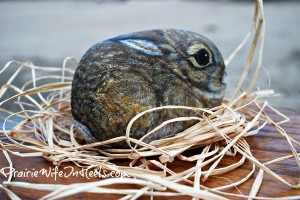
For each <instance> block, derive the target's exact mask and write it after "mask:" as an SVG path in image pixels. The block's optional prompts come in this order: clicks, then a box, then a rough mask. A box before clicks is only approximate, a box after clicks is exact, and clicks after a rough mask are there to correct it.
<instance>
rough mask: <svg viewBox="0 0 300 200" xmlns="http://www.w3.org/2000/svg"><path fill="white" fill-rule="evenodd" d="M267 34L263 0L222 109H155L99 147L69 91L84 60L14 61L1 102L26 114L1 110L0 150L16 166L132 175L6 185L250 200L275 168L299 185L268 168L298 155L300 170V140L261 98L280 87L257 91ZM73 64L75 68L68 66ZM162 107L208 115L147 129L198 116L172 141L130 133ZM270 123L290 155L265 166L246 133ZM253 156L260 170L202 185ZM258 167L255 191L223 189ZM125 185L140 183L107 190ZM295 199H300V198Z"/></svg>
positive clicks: (59, 191)
mask: <svg viewBox="0 0 300 200" xmlns="http://www.w3.org/2000/svg"><path fill="white" fill-rule="evenodd" d="M264 33H265V23H264V16H263V3H262V1H260V0H258V1H256V6H255V12H254V17H253V24H252V26H251V29H250V31H249V32H248V34H247V35H246V37H245V39H244V40H243V41H242V43H241V44H240V46H238V47H237V49H236V50H235V51H234V52H233V53H232V55H231V56H230V57H229V58H228V59H227V60H226V62H225V64H226V66H228V65H229V63H230V62H231V60H232V59H233V58H234V57H235V55H236V54H237V52H238V51H239V50H240V49H242V48H243V46H244V44H245V43H247V41H248V40H249V38H250V36H251V35H253V40H252V43H251V47H250V50H249V54H248V57H247V61H246V64H245V66H244V70H243V74H242V76H241V79H240V82H239V84H238V85H237V88H236V92H235V94H234V95H233V96H232V98H231V99H225V100H224V102H223V104H222V105H221V106H219V107H216V108H213V109H203V108H193V107H184V106H164V107H158V108H154V109H151V110H148V111H145V112H143V113H140V114H139V115H137V116H135V117H134V118H133V119H132V120H131V121H130V122H129V123H128V127H127V130H126V135H124V137H119V138H114V139H111V140H107V141H103V142H97V143H93V144H82V140H81V139H80V138H79V137H78V135H77V133H76V130H74V126H73V120H72V116H71V108H70V89H71V81H72V77H73V73H74V70H73V69H74V66H77V64H78V61H77V60H76V59H74V58H71V57H70V58H66V59H65V61H64V62H63V67H62V68H53V67H39V66H35V65H34V64H32V63H27V62H19V61H10V62H8V63H7V64H6V65H5V66H4V68H3V69H2V70H1V72H0V76H3V73H4V72H5V71H6V70H7V69H8V68H9V67H11V66H12V65H13V64H14V65H15V64H17V65H18V66H19V67H18V69H17V70H16V71H15V72H14V74H13V75H12V76H11V77H10V78H9V80H8V81H7V83H6V84H4V85H3V86H2V87H1V90H0V98H2V102H1V103H0V105H1V106H2V105H3V104H4V103H6V102H7V101H12V100H14V101H15V103H16V104H17V105H18V106H19V108H20V110H19V111H14V112H12V111H9V110H5V109H2V108H1V112H4V113H6V114H7V117H6V118H5V121H4V124H3V130H2V131H1V135H0V145H1V146H0V148H1V150H2V151H3V153H4V155H5V156H6V158H7V160H8V161H9V163H10V167H11V168H12V166H13V164H14V163H13V160H11V159H10V157H9V154H8V152H10V153H12V154H15V155H18V156H22V157H33V156H41V157H44V158H45V159H46V160H48V161H50V162H52V163H53V165H57V166H59V165H60V164H61V163H64V162H67V163H70V165H71V164H72V163H74V164H76V165H77V166H79V167H81V168H85V169H90V170H99V168H102V169H108V170H115V171H121V172H124V173H126V174H127V175H128V177H126V178H108V179H100V180H99V181H97V182H89V183H81V184H78V183H77V184H71V185H64V186H62V185H56V184H32V183H22V182H13V181H12V173H11V174H10V177H9V178H8V180H7V181H5V182H4V183H2V184H1V185H0V187H1V188H3V189H4V190H5V191H6V193H7V194H8V195H9V196H10V197H11V198H12V199H18V197H17V196H16V195H15V194H14V193H13V192H12V191H10V190H9V189H8V188H7V187H6V186H11V187H23V188H31V189H37V190H48V191H51V193H49V194H48V195H47V196H45V197H43V199H56V198H61V197H65V196H69V195H72V194H76V193H80V192H90V193H113V194H122V195H124V198H123V199H136V198H139V197H140V196H142V195H148V196H152V197H154V196H180V195H187V196H190V197H193V198H195V199H198V198H200V199H225V198H224V195H234V196H238V197H244V198H250V199H251V198H259V197H257V196H256V194H257V192H258V190H259V188H260V185H261V182H262V180H263V174H264V173H268V174H269V175H271V176H273V177H274V178H275V179H277V180H278V181H280V182H282V183H284V184H286V185H288V186H290V187H293V188H299V187H300V184H299V183H298V184H292V183H289V182H288V181H287V180H285V179H284V178H282V177H280V176H279V175H277V174H276V173H275V172H273V171H272V170H271V169H269V168H268V164H270V163H275V162H279V161H282V160H285V159H290V158H294V159H295V160H296V161H297V164H298V166H299V168H300V161H299V153H298V152H297V151H296V150H295V148H294V147H293V145H297V146H300V144H299V142H297V141H295V140H293V139H292V138H291V137H290V136H289V135H288V134H287V133H286V132H285V131H284V130H283V129H282V128H281V127H280V124H281V123H284V122H286V121H288V118H287V117H286V116H284V115H282V114H281V113H279V112H278V111H277V110H275V109H274V108H272V107H271V106H270V105H269V104H268V103H267V102H266V101H264V100H262V99H263V98H262V97H266V96H270V95H273V91H271V90H268V91H259V90H256V91H254V92H253V89H252V88H253V86H254V83H255V81H256V79H257V77H258V74H259V72H260V70H261V67H262V66H261V63H262V57H263V44H264ZM256 49H258V54H257V56H258V59H257V60H258V61H257V64H256V68H255V73H254V76H253V77H252V79H251V83H250V85H249V86H248V87H247V89H246V90H243V89H242V84H243V82H244V80H245V79H246V77H247V75H248V71H249V69H250V67H251V66H253V63H252V60H253V57H254V55H255V50H256ZM69 65H71V67H68V66H69ZM72 67H73V69H72ZM26 70H27V71H28V70H30V71H31V74H32V81H29V82H26V83H24V85H23V87H21V88H18V87H16V86H15V85H14V81H15V80H16V79H17V78H18V76H19V75H20V74H21V73H22V72H23V71H26ZM40 72H44V73H40ZM45 72H47V75H46V76H44V75H40V74H45ZM8 90H12V91H14V92H15V95H13V96H11V97H9V98H7V99H5V100H3V96H4V95H5V94H7V91H8ZM266 108H270V109H271V110H272V111H273V112H275V113H277V114H278V115H280V116H281V117H282V119H283V120H282V121H280V122H275V121H274V120H273V119H271V118H270V117H269V115H268V112H267V111H266ZM159 109H170V110H172V109H191V110H197V111H202V113H203V114H202V117H201V118H195V117H193V118H191V117H181V118H175V119H172V120H169V121H166V122H164V123H163V124H161V125H160V126H159V127H157V128H155V129H154V130H152V131H151V132H150V133H148V134H152V133H153V132H155V131H159V129H160V128H161V127H163V126H165V125H166V124H168V123H176V122H177V121H184V120H195V119H196V120H198V123H197V124H195V125H194V126H192V127H190V128H188V129H187V130H185V131H183V132H181V133H178V134H176V135H175V136H173V137H171V138H164V139H160V140H156V141H153V142H151V143H150V144H146V143H144V142H143V141H142V139H140V140H136V139H134V138H130V136H129V133H130V128H131V125H132V124H133V123H134V122H135V120H137V119H138V118H139V117H142V116H143V115H144V114H146V113H148V112H156V111H157V110H159ZM270 109H268V110H270ZM16 119H18V120H16ZM8 124H10V125H12V124H13V125H14V126H13V128H10V129H8V128H6V126H7V125H8ZM266 124H271V125H273V126H274V127H275V128H276V129H277V130H278V132H279V133H280V134H282V135H283V136H284V137H285V138H286V140H287V141H288V143H289V145H290V149H291V155H290V156H286V157H284V158H278V159H275V160H272V161H269V162H268V163H262V162H260V161H259V160H257V159H256V158H255V157H254V156H253V155H252V154H251V150H250V146H249V145H248V143H247V140H246V139H245V138H246V137H248V136H252V135H254V134H257V133H258V132H259V130H260V129H262V128H263V127H264V126H265V125H266ZM122 140H125V141H127V143H128V144H130V149H103V148H101V146H102V145H105V144H109V143H115V142H118V141H122ZM197 147H202V150H199V151H193V155H190V156H185V155H184V154H183V153H184V152H186V151H187V150H190V149H195V148H197ZM20 151H21V152H20ZM237 154H240V155H241V159H240V160H237V161H236V162H235V163H233V164H230V165H228V166H224V167H219V166H218V165H219V163H220V161H221V160H223V159H226V157H228V156H236V155H237ZM116 159H127V160H129V165H128V166H118V165H117V163H115V162H114V161H115V160H116ZM174 159H179V160H183V161H189V162H192V163H193V164H194V167H192V168H187V169H185V170H183V171H181V172H177V173H175V172H174V171H172V170H171V168H172V167H171V166H172V164H173V163H172V162H173V161H174ZM246 159H247V160H249V161H251V162H252V163H253V169H252V170H251V171H250V172H249V174H247V175H245V177H243V178H241V179H240V180H238V181H236V182H230V183H229V184H228V185H225V186H224V185H223V186H220V187H217V188H208V187H205V186H204V185H202V184H200V183H201V182H204V181H205V180H207V179H210V178H214V176H215V175H220V174H225V173H227V172H229V171H232V170H235V169H236V168H238V167H239V166H241V165H243V163H244V162H245V160H246ZM175 163H176V162H175ZM150 165H154V166H156V168H155V169H151V168H150V167H149V166H150ZM255 167H258V168H259V169H260V170H259V173H258V175H257V177H256V178H255V181H254V183H253V187H252V189H251V191H250V194H248V195H242V194H230V193H227V192H224V191H223V190H224V189H227V188H231V187H236V186H238V185H240V184H242V183H244V182H246V181H247V180H248V179H249V178H250V177H251V176H252V175H253V174H254V171H255ZM204 168H206V170H205V169H204ZM124 183H127V184H134V185H138V186H141V189H131V190H128V189H127V190H125V189H108V188H103V186H107V185H111V184H124ZM289 198H290V199H297V198H300V196H297V197H295V196H294V197H289Z"/></svg>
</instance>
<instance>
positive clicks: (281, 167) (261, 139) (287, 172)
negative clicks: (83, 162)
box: [0, 109, 300, 199]
mask: <svg viewBox="0 0 300 200" xmlns="http://www.w3.org/2000/svg"><path fill="white" fill-rule="evenodd" d="M280 111H281V112H283V113H284V114H286V115H287V116H289V117H290V118H291V120H290V122H288V123H286V124H283V125H282V127H283V128H284V129H285V130H286V131H287V132H288V134H289V135H290V136H292V137H293V138H294V139H296V140H297V141H300V131H299V130H300V123H299V122H300V113H298V112H295V111H293V110H290V109H280ZM247 141H248V143H249V145H250V146H251V149H252V153H253V155H254V156H255V157H256V158H257V159H258V160H260V161H261V162H266V161H268V160H271V159H274V158H278V157H280V156H285V155H289V154H290V149H289V146H288V145H287V142H286V140H285V139H284V138H283V137H282V136H281V135H280V134H279V133H278V132H276V130H275V128H274V127H272V126H270V125H267V126H266V127H265V128H264V129H263V130H261V131H260V132H259V134H258V135H255V136H251V137H248V138H247ZM296 149H297V151H298V152H300V148H299V147H296ZM10 156H11V158H12V160H13V162H14V168H15V169H16V170H17V171H20V172H21V171H23V172H24V171H34V170H40V169H48V170H52V171H53V170H54V167H53V166H52V165H51V163H49V162H47V161H45V160H44V159H43V158H21V157H17V156H13V155H10ZM239 158H240V156H237V157H236V158H231V157H228V158H226V159H224V160H223V161H222V162H221V164H220V165H221V166H226V165H228V164H230V163H232V162H234V161H236V160H237V159H239ZM125 163H126V161H117V162H116V164H125ZM194 164H195V163H189V162H183V161H179V160H175V161H174V164H172V166H171V167H170V168H171V169H172V170H174V171H175V172H179V171H182V170H184V169H186V168H188V167H192V166H194ZM7 166H8V163H7V161H6V159H5V157H4V155H3V153H2V152H1V153H0V169H2V168H4V167H7ZM67 166H72V167H73V169H74V171H80V168H78V167H76V166H74V165H73V164H72V165H70V164H63V165H61V166H60V167H59V169H60V170H63V169H64V167H67ZM270 168H271V169H272V170H274V172H276V173H277V174H279V175H280V176H282V177H283V178H285V179H287V180H289V181H290V182H291V183H296V180H297V179H298V180H299V178H300V170H299V169H298V167H297V165H296V162H295V161H294V160H293V159H291V160H288V161H284V162H280V163H278V164H272V165H270ZM251 169H252V163H251V162H250V161H246V162H245V164H244V165H243V166H241V167H239V168H238V169H236V170H234V171H231V172H229V173H227V174H225V175H222V176H215V177H212V178H209V179H208V180H207V181H206V182H204V183H201V184H203V185H206V186H209V187H217V186H220V185H224V184H228V183H230V181H237V180H239V179H240V178H241V177H244V176H245V175H246V174H248V173H249V171H251ZM64 171H65V172H66V173H69V172H70V168H69V169H66V170H64ZM257 173H258V170H256V172H255V175H256V174H257ZM254 179H255V176H253V177H251V178H250V179H249V181H247V182H246V183H244V184H242V185H241V186H239V187H238V189H236V188H234V189H230V190H226V192H234V193H237V194H239V192H241V193H242V194H244V195H247V194H249V191H250V188H251V186H252V184H253V182H254ZM5 180H7V178H5V176H3V174H0V181H1V182H3V181H5ZM97 180H99V179H98V178H96V177H93V178H91V179H87V178H85V177H81V176H79V177H74V176H71V177H69V178H63V177H57V179H56V180H55V178H54V177H48V178H47V177H46V176H39V177H30V176H29V177H15V178H14V179H13V181H22V182H30V183H53V184H71V183H82V182H91V181H97ZM112 188H127V189H130V188H136V189H137V188H138V187H137V186H133V185H117V186H112ZM9 189H11V190H12V191H13V192H15V194H17V195H18V196H19V197H20V198H22V199H37V198H40V197H42V196H44V195H46V194H47V193H48V192H46V191H36V190H29V189H22V188H9ZM258 195H259V196H265V197H282V196H289V195H300V189H292V188H289V187H287V186H285V185H284V184H282V183H280V182H278V181H276V180H275V179H274V178H272V177H271V176H269V175H267V174H265V175H264V179H263V183H262V188H261V189H260V190H259V193H258ZM120 197H122V196H120V195H112V194H103V195H98V194H88V193H81V194H77V195H73V196H72V199H95V198H101V199H116V198H120ZM169 198H170V197H159V198H157V199H169ZM185 198H187V197H184V196H181V197H176V198H173V197H172V199H185ZM230 198H231V199H235V198H232V197H230ZM0 199H9V198H8V196H7V195H6V194H5V192H4V191H3V190H2V189H0ZM142 199H149V197H143V198H142ZM155 199H156V198H155ZM188 199H190V198H188ZM236 199H238V198H236Z"/></svg>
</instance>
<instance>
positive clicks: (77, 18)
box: [0, 0, 300, 111]
mask: <svg viewBox="0 0 300 200" xmlns="http://www.w3.org/2000/svg"><path fill="white" fill-rule="evenodd" d="M264 7H265V16H266V40H265V53H264V60H263V66H264V68H265V70H266V71H267V72H268V74H269V76H270V78H271V81H272V82H271V86H270V88H272V89H274V90H275V91H276V92H277V93H280V94H282V96H281V97H277V98H272V99H270V100H269V101H270V102H271V104H272V105H275V106H281V107H290V108H293V109H295V110H298V111H300V101H299V96H300V84H299V76H300V38H299V37H300V26H299V21H300V12H299V11H300V2H299V1H298V2H297V1H268V2H265V5H264ZM253 9H254V1H221V0H220V1H150V0H149V1H124V2H121V3H117V2H116V1H114V3H108V2H107V1H106V2H105V3H103V2H102V1H3V2H0V24H1V30H0V66H1V68H2V66H4V64H5V63H6V62H7V61H9V60H11V59H19V60H23V61H32V62H34V63H35V64H37V65H46V66H60V65H61V63H62V61H63V59H64V58H65V57H67V56H75V57H77V58H78V59H80V57H81V56H82V55H83V54H84V52H85V51H86V50H87V49H88V48H89V47H90V46H91V45H93V44H95V43H97V42H99V41H101V40H105V39H107V38H110V37H113V36H116V35H120V34H123V33H127V32H133V31H140V30H147V29H155V28H180V29H187V30H191V31H194V32H198V33H200V34H203V35H205V36H206V37H208V38H210V39H211V40H212V41H213V42H214V43H215V44H216V45H217V46H218V47H219V49H220V51H221V53H222V54H223V57H224V58H227V57H228V56H229V55H230V53H231V52H232V51H233V50H234V49H235V48H236V47H237V46H238V44H239V43H240V42H241V41H242V39H243V38H244V36H245V35H246V33H247V32H248V30H249V28H250V25H251V20H252V15H253ZM248 49H249V48H247V47H246V48H245V49H244V50H243V51H242V52H241V53H240V54H238V57H237V59H236V60H235V61H234V62H233V63H232V64H231V65H229V66H228V69H227V70H228V89H227V95H226V96H227V97H230V96H231V95H232V93H233V90H234V89H235V85H236V84H237V82H238V80H239V77H240V75H241V73H242V69H243V66H244V64H245V61H246V56H247V52H248ZM12 70H15V69H12ZM28 77H30V76H29V74H24V75H23V78H24V79H26V78H28ZM0 81H2V82H1V83H0V84H3V80H0ZM19 81H20V82H22V81H23V80H21V79H20V80H19ZM257 86H259V87H260V89H266V88H268V87H269V86H268V78H267V76H266V73H264V72H263V73H262V74H261V76H260V80H259V81H258V84H257Z"/></svg>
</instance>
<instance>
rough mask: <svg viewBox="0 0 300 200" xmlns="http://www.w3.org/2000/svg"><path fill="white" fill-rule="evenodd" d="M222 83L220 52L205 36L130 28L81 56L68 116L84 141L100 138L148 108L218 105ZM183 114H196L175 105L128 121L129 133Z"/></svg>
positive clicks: (175, 126) (171, 128)
mask: <svg viewBox="0 0 300 200" xmlns="http://www.w3.org/2000/svg"><path fill="white" fill-rule="evenodd" d="M225 87H226V72H225V65H224V61H223V58H222V55H221V53H220V52H219V50H218V49H217V47H216V46H215V45H214V44H213V43H212V42H211V41H210V40H209V39H207V38H206V37H204V36H202V35H199V34H197V33H193V32H190V31H184V30H177V29H158V30H150V31H142V32H135V33H130V34H125V35H121V36H118V37H115V38H111V39H108V40H105V41H103V42H100V43H97V44H95V45H94V46H92V47H91V48H90V49H89V50H88V51H87V52H86V53H85V54H84V56H83V57H82V59H81V61H80V63H79V66H78V67H77V69H76V71H75V74H74V79H73V83H72V91H71V107H72V115H73V118H74V123H75V127H76V129H77V131H78V132H79V134H80V135H81V136H82V137H83V138H84V139H85V140H86V142H88V143H91V142H96V141H104V140H108V139H111V138H115V137H119V136H125V130H126V127H127V125H128V123H129V121H130V120H131V119H132V118H133V117H134V116H135V115H137V114H138V113H140V112H142V111H145V110H147V109H150V108H154V107H159V106H165V105H183V106H193V107H204V108H212V107H215V106H218V105H220V104H221V102H222V100H223V97H224V92H225ZM183 116H200V113H197V112H195V111H187V110H182V109H178V110H162V111H159V112H154V113H151V114H147V115H145V116H144V117H142V118H140V119H139V120H137V121H136V122H135V123H134V124H133V127H132V129H131V133H130V136H131V137H133V138H136V139H139V138H141V137H142V136H143V135H145V134H146V133H147V132H149V131H151V130H152V129H153V128H155V127H156V126H158V125H160V124H161V123H162V122H164V121H166V120H168V119H172V118H175V117H183ZM193 123H195V122H193V121H188V122H178V123H172V124H169V125H167V126H165V127H164V128H162V129H161V130H159V131H158V132H155V133H154V134H152V135H150V136H149V137H146V138H145V139H144V140H143V141H144V142H147V143H149V142H151V141H153V140H156V139H160V138H165V137H170V136H172V135H174V134H176V133H178V132H180V131H182V130H184V129H186V128H188V127H189V126H191V125H192V124H193ZM107 147H109V148H128V145H127V143H126V142H118V143H115V144H113V145H108V146H107Z"/></svg>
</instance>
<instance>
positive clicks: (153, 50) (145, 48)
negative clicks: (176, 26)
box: [120, 39, 163, 56]
mask: <svg viewBox="0 0 300 200" xmlns="http://www.w3.org/2000/svg"><path fill="white" fill-rule="evenodd" d="M120 42H121V43H123V44H125V45H127V46H129V47H130V48H132V49H135V50H137V51H140V52H142V53H145V54H148V55H151V56H162V55H163V54H162V52H161V50H160V49H159V48H158V46H157V45H155V44H154V43H153V42H151V41H148V40H141V39H126V40H120Z"/></svg>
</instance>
